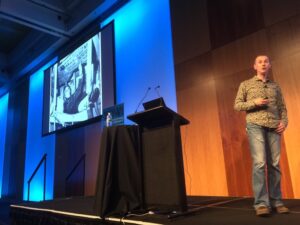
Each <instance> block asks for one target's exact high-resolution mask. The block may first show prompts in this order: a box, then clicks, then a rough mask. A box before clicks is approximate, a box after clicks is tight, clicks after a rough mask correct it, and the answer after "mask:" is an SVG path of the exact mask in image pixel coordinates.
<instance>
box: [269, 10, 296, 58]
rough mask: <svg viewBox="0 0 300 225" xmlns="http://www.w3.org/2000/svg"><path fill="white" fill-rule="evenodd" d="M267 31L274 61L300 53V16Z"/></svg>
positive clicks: (273, 26)
mask: <svg viewBox="0 0 300 225" xmlns="http://www.w3.org/2000/svg"><path fill="white" fill-rule="evenodd" d="M266 30H267V35H268V41H269V44H270V48H271V58H272V59H273V60H276V59H279V58H283V57H286V56H290V55H293V54H296V53H298V52H300V41H299V40H300V14H299V15H297V16H295V17H292V18H289V19H287V20H285V21H283V22H280V23H277V24H274V25H272V26H270V27H268V28H266Z"/></svg>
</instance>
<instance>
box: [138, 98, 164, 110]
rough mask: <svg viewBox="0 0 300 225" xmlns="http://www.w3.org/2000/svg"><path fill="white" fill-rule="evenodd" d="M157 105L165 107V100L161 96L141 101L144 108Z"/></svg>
mask: <svg viewBox="0 0 300 225" xmlns="http://www.w3.org/2000/svg"><path fill="white" fill-rule="evenodd" d="M159 106H163V107H166V104H165V101H164V99H163V98H162V97H160V98H156V99H153V100H151V101H148V102H144V103H143V107H144V109H145V110H148V109H152V108H155V107H159Z"/></svg>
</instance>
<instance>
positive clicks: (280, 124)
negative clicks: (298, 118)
mask: <svg viewBox="0 0 300 225" xmlns="http://www.w3.org/2000/svg"><path fill="white" fill-rule="evenodd" d="M285 128H286V127H285V125H284V124H283V122H281V121H280V123H279V124H278V126H277V128H276V130H275V131H276V132H277V133H278V134H282V133H283V131H284V130H285Z"/></svg>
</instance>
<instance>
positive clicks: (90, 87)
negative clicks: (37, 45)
mask: <svg viewBox="0 0 300 225" xmlns="http://www.w3.org/2000/svg"><path fill="white" fill-rule="evenodd" d="M100 42H101V36H100V33H99V34H97V35H95V36H93V37H92V38H91V39H89V40H88V41H86V42H85V43H84V44H82V45H81V46H79V47H78V48H76V49H75V50H74V51H73V52H72V53H70V54H69V55H67V56H66V57H64V58H63V59H61V60H60V61H59V62H58V63H56V64H55V65H53V66H52V67H50V70H49V72H50V108H49V115H50V118H49V132H51V131H55V130H58V129H61V128H64V127H67V126H70V125H74V124H76V123H79V122H82V121H86V120H88V119H91V118H94V117H97V116H99V115H101V114H102V79H101V77H102V76H101V71H102V70H101V56H100V54H101V49H100V48H101V43H100Z"/></svg>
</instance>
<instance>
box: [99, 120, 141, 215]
mask: <svg viewBox="0 0 300 225" xmlns="http://www.w3.org/2000/svg"><path fill="white" fill-rule="evenodd" d="M139 162H140V153H139V137H138V127H137V126H113V127H108V128H104V131H103V133H102V137H101V148H100V158H99V168H98V178H97V186H96V196H95V205H94V208H95V212H96V214H97V215H100V217H101V218H105V217H107V216H111V215H125V214H126V213H128V212H132V211H134V210H136V209H139V208H140V207H141V199H142V188H141V169H140V165H139Z"/></svg>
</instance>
